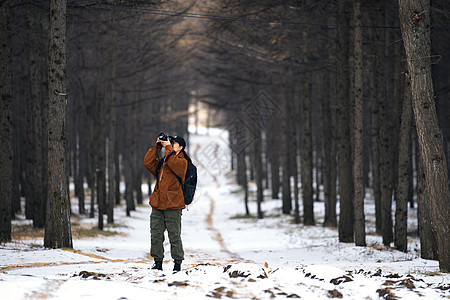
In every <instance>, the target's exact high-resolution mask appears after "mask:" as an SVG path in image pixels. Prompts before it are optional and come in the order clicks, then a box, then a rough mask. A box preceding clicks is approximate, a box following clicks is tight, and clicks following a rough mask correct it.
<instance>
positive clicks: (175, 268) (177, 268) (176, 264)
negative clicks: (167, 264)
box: [173, 263, 181, 272]
mask: <svg viewBox="0 0 450 300" xmlns="http://www.w3.org/2000/svg"><path fill="white" fill-rule="evenodd" d="M173 271H174V272H180V271H181V263H175V265H174V266H173Z"/></svg>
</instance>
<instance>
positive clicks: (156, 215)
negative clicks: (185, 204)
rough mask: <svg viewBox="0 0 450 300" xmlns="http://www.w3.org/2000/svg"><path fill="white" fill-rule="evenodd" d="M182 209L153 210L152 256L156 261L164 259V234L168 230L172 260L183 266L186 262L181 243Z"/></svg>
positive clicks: (151, 220)
mask: <svg viewBox="0 0 450 300" xmlns="http://www.w3.org/2000/svg"><path fill="white" fill-rule="evenodd" d="M181 215H182V210H181V209H168V210H159V209H155V208H152V213H151V215H150V235H151V247H150V255H151V256H152V257H153V258H154V260H155V261H162V260H163V259H164V246H163V243H164V232H165V231H166V229H167V232H168V235H169V241H170V254H171V255H172V259H173V260H174V261H175V262H176V263H179V264H181V262H182V261H183V260H184V250H183V243H182V241H181Z"/></svg>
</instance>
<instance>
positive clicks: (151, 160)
mask: <svg viewBox="0 0 450 300" xmlns="http://www.w3.org/2000/svg"><path fill="white" fill-rule="evenodd" d="M158 148H159V150H161V146H159V145H157V144H155V145H154V146H153V147H151V148H150V149H148V151H147V154H145V157H144V167H145V168H146V169H147V170H148V171H149V172H150V173H152V175H153V176H156V169H157V168H158V164H159V161H160V159H159V158H158V155H156V151H157V150H158Z"/></svg>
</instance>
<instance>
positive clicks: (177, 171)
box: [144, 135, 188, 272]
mask: <svg viewBox="0 0 450 300" xmlns="http://www.w3.org/2000/svg"><path fill="white" fill-rule="evenodd" d="M162 147H164V148H165V149H166V154H165V156H164V157H163V158H159V157H158V152H161V150H162ZM185 147H186V142H185V141H184V139H183V138H182V137H180V136H175V137H167V136H165V135H160V136H159V137H158V139H157V140H156V144H155V145H154V146H153V147H151V148H150V149H149V150H148V151H147V154H146V155H145V157H144V166H145V168H146V169H147V170H148V171H149V172H150V173H151V174H152V175H153V176H155V178H156V184H155V188H154V190H153V192H152V194H151V195H150V201H149V203H150V206H151V207H152V213H151V215H150V234H151V248H150V255H151V256H152V257H153V258H154V260H155V264H154V266H153V267H152V269H156V270H162V262H163V259H164V247H163V242H164V232H165V231H166V230H167V231H168V235H169V240H170V253H171V256H172V259H173V260H174V263H175V265H174V268H173V270H174V271H175V272H178V271H180V270H181V263H182V261H183V260H184V250H183V243H182V241H181V214H182V209H183V208H185V207H186V205H185V204H184V197H183V190H182V188H181V184H180V182H179V181H178V179H177V177H176V176H178V177H179V178H181V180H182V181H183V182H184V177H185V175H186V170H187V166H188V162H187V160H186V158H187V154H186V153H185V152H184V148H185ZM175 175H176V176H175Z"/></svg>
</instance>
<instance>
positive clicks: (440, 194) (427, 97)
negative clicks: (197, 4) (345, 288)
mask: <svg viewBox="0 0 450 300" xmlns="http://www.w3.org/2000/svg"><path fill="white" fill-rule="evenodd" d="M399 4H400V26H401V30H402V37H403V42H404V45H405V50H406V58H407V65H408V71H409V74H410V76H411V77H410V78H411V93H412V99H413V110H414V117H415V120H416V127H417V135H418V139H419V149H420V154H421V158H422V163H423V166H424V170H425V180H426V185H427V192H428V197H429V201H430V208H431V221H432V224H433V228H434V230H435V232H436V239H437V244H438V254H439V267H440V269H441V270H442V271H444V272H450V251H449V249H450V239H449V236H450V191H449V186H448V171H447V162H446V159H445V154H444V149H443V146H442V139H441V134H440V131H439V125H438V121H437V115H436V107H435V102H434V91H433V82H432V78H431V64H430V51H431V46H430V44H431V41H430V2H429V0H417V1H411V0H399Z"/></svg>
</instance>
